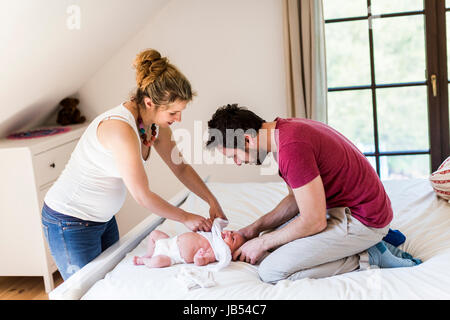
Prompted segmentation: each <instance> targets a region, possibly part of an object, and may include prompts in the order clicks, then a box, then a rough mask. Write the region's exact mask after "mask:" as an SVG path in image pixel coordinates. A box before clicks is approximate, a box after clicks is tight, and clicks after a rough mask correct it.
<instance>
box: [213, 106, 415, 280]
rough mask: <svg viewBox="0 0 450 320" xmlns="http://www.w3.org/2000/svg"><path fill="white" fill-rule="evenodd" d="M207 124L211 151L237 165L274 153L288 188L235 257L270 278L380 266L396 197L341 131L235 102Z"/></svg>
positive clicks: (249, 232)
mask: <svg viewBox="0 0 450 320" xmlns="http://www.w3.org/2000/svg"><path fill="white" fill-rule="evenodd" d="M208 128H209V135H210V136H209V140H208V142H207V144H206V145H207V148H210V149H211V148H217V149H218V150H220V151H221V152H222V153H223V154H224V155H225V156H226V157H229V158H233V159H234V162H235V163H236V164H237V165H241V164H243V163H246V164H257V165H260V164H262V163H263V162H264V159H265V157H266V156H267V154H268V153H270V152H272V153H273V154H274V158H275V159H276V160H277V162H278V168H279V175H280V176H281V177H282V178H283V179H284V181H285V182H286V183H287V186H288V189H289V194H288V195H287V196H286V197H285V198H284V199H283V200H282V201H281V202H280V203H279V204H278V205H277V206H276V207H275V208H274V209H273V210H272V211H270V212H268V213H267V214H265V215H264V216H262V217H261V218H259V219H258V220H256V221H255V222H254V223H252V224H250V225H249V226H247V227H245V228H242V229H240V230H239V232H240V233H241V234H242V235H243V236H244V237H246V238H247V240H248V241H247V242H246V243H245V244H243V245H242V246H241V247H240V248H239V249H238V250H236V251H235V252H234V254H233V260H237V259H238V260H240V261H246V262H249V263H252V264H257V263H260V265H259V268H258V273H259V276H260V277H261V279H262V280H263V281H265V282H269V283H276V282H277V281H279V280H283V279H290V280H296V279H300V278H304V277H310V278H320V277H327V276H332V275H335V274H341V273H345V272H350V271H353V270H356V269H364V268H367V267H368V266H369V263H370V264H378V265H382V254H383V252H384V251H387V252H389V250H386V247H385V246H384V242H380V241H381V240H382V239H383V237H385V235H386V234H387V233H388V231H389V224H390V222H391V220H392V217H393V213H392V208H391V202H390V200H389V197H388V196H387V194H386V192H385V190H384V187H383V185H382V183H381V181H380V179H379V177H378V175H377V174H376V172H375V170H374V169H373V168H372V166H371V165H370V163H369V161H368V160H367V159H366V157H365V156H364V155H363V154H362V153H361V152H360V151H359V150H358V149H357V148H356V147H355V146H354V145H353V144H352V143H351V142H350V141H349V140H348V139H346V138H345V137H344V136H343V135H341V134H340V133H339V132H337V131H336V130H334V129H332V128H331V127H329V126H327V125H326V124H323V123H321V122H318V121H313V120H308V119H294V118H292V119H282V118H276V119H275V120H274V121H273V122H266V121H265V120H263V119H262V118H260V117H259V116H257V115H256V114H254V113H253V112H251V111H249V110H247V109H246V108H241V107H238V105H236V104H233V105H227V106H224V107H222V108H219V109H218V110H217V111H216V112H215V114H214V115H213V116H212V119H211V120H210V121H209V122H208ZM274 228H276V229H274ZM263 231H265V233H264V234H262V235H261V236H259V235H260V234H261V233H262V232H263ZM375 244H377V247H374V248H375V249H373V248H371V247H372V246H374V245H375ZM368 248H371V251H366V250H367V249H368ZM390 258H396V257H393V256H391V255H390V257H389V259H390ZM390 262H392V261H390ZM397 262H398V261H397ZM383 263H384V266H385V267H386V266H387V267H392V266H405V265H395V263H393V264H391V265H389V263H386V260H383ZM402 263H403V262H401V263H400V264H402ZM411 263H412V264H411ZM415 264H416V263H413V262H412V261H411V260H408V261H407V265H415Z"/></svg>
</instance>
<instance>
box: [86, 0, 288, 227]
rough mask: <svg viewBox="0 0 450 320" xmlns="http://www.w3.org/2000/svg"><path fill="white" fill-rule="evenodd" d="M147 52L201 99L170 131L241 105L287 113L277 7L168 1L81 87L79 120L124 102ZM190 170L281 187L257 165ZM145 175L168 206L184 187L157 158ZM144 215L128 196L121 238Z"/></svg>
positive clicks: (248, 0)
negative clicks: (163, 59) (136, 64)
mask: <svg viewBox="0 0 450 320" xmlns="http://www.w3.org/2000/svg"><path fill="white" fill-rule="evenodd" d="M146 48H154V49H157V50H158V51H160V52H161V54H162V55H164V56H167V57H168V58H169V59H170V61H171V62H172V63H173V64H175V65H176V66H177V67H179V69H180V70H181V71H182V72H183V73H184V74H185V75H186V76H187V77H188V79H189V80H190V81H191V84H192V86H193V88H194V90H195V91H197V93H198V96H197V97H196V98H195V99H194V101H193V102H192V103H191V104H189V105H188V107H187V109H186V110H185V111H184V113H183V115H182V117H183V118H182V122H181V123H180V124H178V123H177V124H175V125H173V128H172V130H174V131H175V130H176V129H179V128H185V129H188V130H189V131H190V132H193V131H194V121H198V120H201V121H202V122H203V123H202V124H203V129H204V130H205V129H206V127H207V121H208V120H209V119H210V117H211V115H212V114H213V113H214V111H215V110H216V109H217V107H219V106H222V105H224V104H227V103H235V102H236V103H239V104H241V105H246V106H248V107H250V108H251V110H253V111H255V112H256V113H257V114H259V115H260V116H262V117H263V118H264V119H266V120H268V121H271V120H273V119H274V118H275V117H276V116H281V117H285V116H286V114H287V109H286V82H285V73H284V70H285V61H284V51H283V50H284V49H283V48H284V47H283V24H282V2H281V1H279V0H245V1H242V0H228V1H223V0H189V1H186V0H172V1H170V2H169V3H168V4H167V5H166V6H165V7H164V8H162V9H161V10H160V11H159V12H158V14H157V15H156V16H154V17H153V18H152V20H150V21H149V23H148V24H147V25H146V26H145V27H144V28H143V29H142V30H141V31H140V32H139V33H138V34H136V36H135V37H134V38H132V39H130V41H129V42H127V43H126V44H125V45H124V46H123V47H122V48H121V49H120V51H118V52H117V53H116V54H115V55H114V56H113V57H112V58H111V59H110V60H109V61H108V62H107V63H106V64H105V65H104V66H103V68H101V69H100V70H99V71H98V72H97V73H96V74H95V75H94V76H93V77H92V78H91V79H90V80H89V81H88V82H87V83H85V85H83V86H82V87H81V89H80V90H79V92H78V97H79V98H80V99H81V108H82V111H83V113H84V114H86V115H88V116H89V117H90V118H93V117H94V116H96V115H98V114H99V113H101V112H103V111H105V110H107V109H109V108H112V107H114V106H116V105H118V104H119V103H121V102H123V101H125V100H126V99H127V98H128V96H129V93H130V92H131V91H132V90H133V89H134V87H135V79H134V70H133V69H132V61H133V59H134V58H135V56H136V54H137V53H138V52H139V51H141V50H143V49H146ZM193 166H194V168H195V169H196V170H197V172H198V173H199V174H200V175H208V174H211V175H212V179H211V181H222V182H240V181H274V180H275V181H279V177H278V176H277V175H272V176H261V175H260V171H259V170H260V168H256V167H254V166H242V167H237V166H235V165H225V164H224V165H209V166H207V165H197V164H194V165H193ZM147 172H148V176H149V181H150V187H151V189H152V190H153V191H155V192H157V193H158V194H160V195H161V196H162V197H164V198H166V199H169V198H170V197H171V196H172V195H174V194H175V193H176V192H177V191H178V190H180V189H181V188H182V185H181V183H180V182H178V180H177V179H176V178H175V177H174V176H173V174H172V173H171V172H170V171H169V169H168V168H167V167H166V166H165V165H164V164H163V163H162V160H161V159H160V158H159V156H158V155H157V154H156V153H155V152H154V153H153V154H152V156H151V159H150V165H148V168H147ZM147 215H148V213H147V212H146V211H145V210H144V209H143V208H141V207H139V206H138V205H137V204H136V203H135V201H134V200H133V199H131V197H130V196H128V199H127V201H126V204H125V206H124V208H123V209H122V210H121V212H120V213H119V214H118V216H117V219H118V223H119V227H120V231H121V234H124V233H125V232H126V231H128V230H129V229H130V228H131V227H132V226H134V225H135V224H136V223H137V222H139V221H141V220H142V219H143V218H144V217H146V216H147Z"/></svg>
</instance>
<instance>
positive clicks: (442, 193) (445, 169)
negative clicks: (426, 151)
mask: <svg viewBox="0 0 450 320" xmlns="http://www.w3.org/2000/svg"><path fill="white" fill-rule="evenodd" d="M430 181H431V186H432V187H433V189H434V191H435V192H436V194H437V195H438V196H439V197H441V198H444V199H446V200H448V202H449V203H450V157H448V158H447V159H445V161H444V162H443V163H442V164H441V165H440V166H439V168H438V169H437V170H436V171H435V172H433V173H432V174H431V176H430Z"/></svg>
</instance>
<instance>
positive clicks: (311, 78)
mask: <svg viewBox="0 0 450 320" xmlns="http://www.w3.org/2000/svg"><path fill="white" fill-rule="evenodd" d="M283 6H284V8H283V11H284V31H285V32H284V36H285V49H286V50H285V53H286V61H287V70H286V71H287V72H286V73H287V84H288V86H287V87H288V116H289V117H298V118H308V119H313V120H318V121H322V122H325V123H327V121H328V117H327V92H328V90H327V89H328V88H327V73H326V53H325V23H324V17H323V3H322V0H283Z"/></svg>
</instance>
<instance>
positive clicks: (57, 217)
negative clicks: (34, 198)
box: [42, 203, 119, 280]
mask: <svg viewBox="0 0 450 320" xmlns="http://www.w3.org/2000/svg"><path fill="white" fill-rule="evenodd" d="M42 227H43V230H44V234H45V238H46V239H47V243H48V246H49V248H50V252H51V254H52V256H53V259H54V260H55V263H56V266H57V267H58V270H59V272H60V273H61V276H62V277H63V279H64V280H67V279H68V278H69V277H70V276H71V275H72V274H74V273H75V272H76V271H78V270H80V269H81V268H82V267H83V266H85V265H86V264H88V263H89V262H90V261H92V260H93V259H94V258H95V257H97V256H98V255H99V254H100V253H102V252H103V251H105V250H106V249H107V248H108V247H110V246H111V245H113V244H114V243H115V242H117V241H118V240H119V229H118V227H117V223H116V219H115V218H114V217H113V218H112V219H111V220H109V221H108V222H93V221H86V220H81V219H78V218H75V217H71V216H67V215H64V214H62V213H59V212H57V211H54V210H52V209H51V208H49V207H48V206H47V205H46V204H45V203H44V207H43V208H42Z"/></svg>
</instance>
